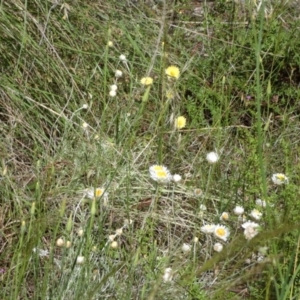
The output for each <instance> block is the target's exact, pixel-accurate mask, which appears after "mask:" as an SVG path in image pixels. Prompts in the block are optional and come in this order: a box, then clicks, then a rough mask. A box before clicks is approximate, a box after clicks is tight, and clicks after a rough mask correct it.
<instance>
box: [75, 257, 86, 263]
mask: <svg viewBox="0 0 300 300" xmlns="http://www.w3.org/2000/svg"><path fill="white" fill-rule="evenodd" d="M76 263H77V264H78V265H82V264H83V263H84V256H77V259H76Z"/></svg>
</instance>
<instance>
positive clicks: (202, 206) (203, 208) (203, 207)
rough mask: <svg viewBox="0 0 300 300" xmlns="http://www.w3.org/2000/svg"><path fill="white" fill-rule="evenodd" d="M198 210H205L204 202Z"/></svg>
mask: <svg viewBox="0 0 300 300" xmlns="http://www.w3.org/2000/svg"><path fill="white" fill-rule="evenodd" d="M199 208H200V210H207V207H206V205H204V204H200V207H199Z"/></svg>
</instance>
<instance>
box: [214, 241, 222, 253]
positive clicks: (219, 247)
mask: <svg viewBox="0 0 300 300" xmlns="http://www.w3.org/2000/svg"><path fill="white" fill-rule="evenodd" d="M214 250H215V251H217V252H221V251H222V250H223V245H222V244H221V243H215V244H214Z"/></svg>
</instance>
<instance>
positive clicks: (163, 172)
mask: <svg viewBox="0 0 300 300" xmlns="http://www.w3.org/2000/svg"><path fill="white" fill-rule="evenodd" d="M149 172H150V177H151V178H152V179H153V180H154V181H157V182H159V183H167V182H170V181H171V179H172V175H171V173H170V171H169V170H168V168H166V167H165V166H161V165H153V166H151V167H150V168H149Z"/></svg>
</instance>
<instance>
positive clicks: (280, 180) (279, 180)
mask: <svg viewBox="0 0 300 300" xmlns="http://www.w3.org/2000/svg"><path fill="white" fill-rule="evenodd" d="M272 181H273V183H274V184H276V185H282V184H286V183H289V179H288V178H287V177H286V176H285V175H284V174H282V173H276V174H273V175H272Z"/></svg>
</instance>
